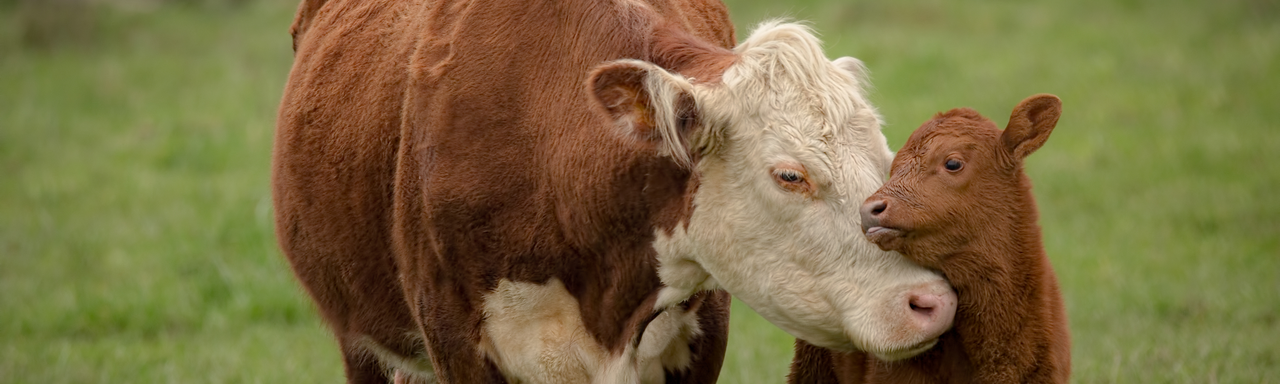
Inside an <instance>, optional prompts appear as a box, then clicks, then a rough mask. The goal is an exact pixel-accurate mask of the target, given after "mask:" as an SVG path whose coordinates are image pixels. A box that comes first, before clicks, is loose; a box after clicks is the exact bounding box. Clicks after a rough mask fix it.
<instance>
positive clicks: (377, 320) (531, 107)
mask: <svg viewBox="0 0 1280 384" xmlns="http://www.w3.org/2000/svg"><path fill="white" fill-rule="evenodd" d="M619 4H621V5H619ZM627 4H631V3H630V2H629V1H628V0H622V1H618V2H615V3H607V2H603V3H593V2H572V1H569V2H558V1H548V2H540V3H537V4H521V3H519V2H512V1H502V2H465V1H459V2H448V3H441V2H428V1H399V0H378V1H356V0H329V1H328V2H324V1H319V0H316V1H308V2H304V4H302V5H301V6H300V7H299V13H298V19H297V20H295V22H294V26H293V31H292V32H293V33H294V35H295V49H296V53H295V63H294V66H293V69H292V72H291V74H290V79H289V83H288V84H287V86H286V88H285V93H284V97H283V100H282V102H281V106H280V111H279V116H278V122H277V133H276V142H275V153H274V169H273V188H274V191H273V192H274V199H275V210H276V218H277V228H276V231H277V237H278V239H279V242H280V244H281V247H282V249H283V251H284V253H285V254H286V256H287V257H288V258H289V260H290V262H291V264H292V266H293V268H294V272H295V274H296V275H297V276H298V278H299V280H301V282H302V283H303V285H304V287H305V288H306V289H307V290H308V292H309V293H310V294H311V295H312V297H313V298H314V299H315V301H316V303H317V306H318V307H319V309H320V312H321V313H322V315H323V316H324V318H325V320H326V322H327V323H328V324H329V325H330V326H331V328H332V329H333V331H334V333H335V335H336V336H337V338H338V339H339V343H340V344H341V347H342V349H343V355H344V359H345V360H346V361H345V363H346V364H347V372H348V376H349V380H351V381H352V382H362V381H365V380H371V381H376V380H378V379H380V377H379V376H380V375H381V372H383V369H382V368H381V367H380V366H379V365H378V363H377V362H376V361H375V359H370V358H367V357H368V355H369V354H371V353H372V354H374V355H378V356H380V357H384V356H383V355H388V356H398V357H410V356H415V355H420V354H421V350H422V340H421V338H420V337H412V336H407V335H412V334H420V333H419V330H420V324H418V322H415V320H414V319H415V317H416V318H418V319H419V320H421V319H423V318H429V317H431V316H445V315H440V314H424V313H420V310H421V309H422V308H423V306H422V300H449V299H448V298H440V297H421V296H414V297H410V299H409V300H406V299H405V292H410V293H415V292H416V293H419V294H425V293H426V292H428V291H430V288H431V286H432V285H439V284H442V283H440V282H439V278H438V277H439V276H448V279H450V280H453V279H457V280H468V279H474V280H477V281H478V284H479V285H478V286H479V287H492V286H493V285H494V284H496V278H497V276H494V274H495V273H496V274H507V273H514V274H517V275H519V274H520V273H519V271H515V272H513V269H517V270H518V269H520V268H526V269H528V270H529V271H531V272H527V273H525V275H523V276H524V277H525V278H526V279H528V280H535V281H536V280H538V279H540V278H546V277H549V276H551V275H555V274H557V273H559V274H563V271H560V272H556V273H549V272H547V271H548V270H547V269H545V268H544V269H538V268H540V267H545V266H547V265H555V262H554V260H546V259H545V258H544V259H538V257H545V256H547V255H554V254H556V253H557V252H558V251H557V247H560V246H563V245H564V244H551V245H547V244H542V245H539V244H537V243H536V241H535V239H537V238H538V236H540V235H547V234H548V233H549V232H546V231H551V228H552V227H553V226H554V225H555V224H556V223H557V220H558V218H556V217H553V216H548V215H547V214H546V212H547V210H546V209H547V208H549V206H548V205H549V204H551V203H550V202H549V201H548V200H546V199H540V198H539V197H538V196H534V194H535V193H537V192H547V191H545V189H546V186H545V185H544V184H542V183H543V181H545V180H544V178H545V177H546V174H545V173H538V172H531V171H530V170H529V166H530V165H537V164H542V163H545V162H555V161H562V162H563V161H574V160H565V159H564V158H560V159H559V160H557V159H555V158H552V157H548V156H549V154H548V151H551V150H555V149H564V148H572V147H574V146H573V145H570V146H568V147H564V146H559V147H557V146H556V145H558V144H555V143H561V144H563V142H564V141H565V140H576V139H575V138H577V137H580V136H582V135H594V136H599V135H608V132H607V131H603V130H602V129H606V128H609V127H608V126H607V124H604V123H605V122H603V121H602V120H600V118H599V116H596V115H594V112H593V111H591V110H590V109H589V108H590V107H589V104H588V100H587V98H586V96H585V94H584V91H583V89H584V88H583V87H584V85H583V81H584V80H585V77H586V75H587V73H588V72H589V70H590V68H592V67H593V66H595V65H597V64H599V63H601V62H603V61H606V60H613V59H618V58H623V57H640V58H643V57H642V56H644V55H646V54H647V53H646V52H645V50H646V49H648V48H649V47H648V46H647V45H646V44H645V43H643V42H640V41H638V40H634V37H635V36H631V37H628V38H623V39H619V40H617V41H610V40H607V39H606V40H598V39H597V40H595V41H592V40H590V39H592V38H593V37H594V36H596V35H593V33H581V32H582V31H581V30H577V31H575V30H574V28H581V27H585V28H594V29H596V30H614V31H616V30H619V28H621V29H623V30H627V29H628V28H630V30H632V31H634V32H637V33H639V32H643V31H645V30H646V29H645V28H643V27H638V26H637V25H635V24H632V23H629V22H628V20H620V19H616V18H614V19H598V18H597V19H586V20H583V19H576V18H575V19H565V18H564V16H566V15H574V14H575V12H578V11H580V10H577V9H576V8H574V9H575V10H573V12H565V10H566V8H573V7H588V8H591V7H617V6H636V5H635V4H631V5H627ZM639 6H643V7H651V8H652V9H653V10H655V11H657V12H659V13H662V14H664V15H667V16H668V17H674V19H673V20H674V21H673V22H676V23H678V24H680V25H682V26H683V27H684V28H687V29H689V30H690V31H691V32H693V33H695V34H698V35H700V36H701V37H703V38H704V39H707V40H708V41H712V42H714V43H716V44H718V45H721V46H725V47H728V46H731V45H732V44H733V38H734V37H733V30H732V26H731V25H729V21H728V18H727V14H726V12H725V10H724V8H723V5H722V4H720V3H719V2H718V1H711V2H697V1H695V2H683V3H678V4H666V3H663V4H648V5H639ZM537 12H543V13H542V14H535V13H537ZM591 12H595V11H591ZM604 13H605V14H617V12H616V10H610V9H605V10H604ZM589 14H592V13H590V12H588V13H586V14H584V15H589ZM632 21H634V20H632ZM602 22H603V23H605V24H599V23H602ZM511 23H515V24H511ZM566 23H568V24H570V25H577V26H576V27H570V28H565V25H566ZM575 23H581V24H580V25H579V24H575ZM592 23H597V24H592ZM611 23H620V24H611ZM606 35H607V34H606ZM600 36H605V35H600ZM612 36H613V37H615V38H616V37H618V35H617V34H613V35H612ZM624 37H625V36H624ZM537 41H542V42H543V43H544V44H534V45H531V44H529V43H530V42H537ZM547 42H550V44H545V43H547ZM565 49H569V50H571V51H573V52H582V51H584V50H585V51H589V52H587V53H584V54H580V55H565V54H564V50H565ZM548 60H550V61H554V62H555V63H554V65H548V64H547V63H546V61H548ZM582 149H584V150H589V151H603V152H601V154H603V155H608V156H612V157H613V158H614V160H628V159H631V157H634V155H632V154H617V153H612V152H609V151H607V150H604V149H605V148H601V147H599V146H594V147H593V146H589V145H586V146H583V148H582ZM604 160H606V161H607V160H610V159H604ZM631 160H634V159H631ZM586 171H597V170H595V169H588V170H586ZM540 188H541V189H543V191H539V189H540ZM499 224H505V225H507V226H502V225H499ZM513 228H523V229H514V230H513ZM442 231H443V233H442ZM538 231H544V232H538ZM552 235H553V237H560V239H558V240H565V239H563V235H555V234H552ZM646 236H652V233H649V234H646ZM454 240H457V241H454ZM635 240H637V241H635V242H636V243H637V244H639V243H641V241H638V240H641V239H635ZM546 241H548V242H553V243H554V242H555V241H557V240H555V239H552V240H546ZM441 244H447V245H448V246H447V247H445V248H443V250H444V251H445V253H447V254H448V255H456V254H459V253H461V254H467V255H471V256H470V257H471V258H470V259H468V260H453V261H448V260H446V261H443V263H444V264H447V266H448V267H450V268H456V269H452V270H447V271H445V270H440V267H441V265H440V264H439V263H442V261H440V260H437V259H436V257H440V256H442V255H440V254H439V253H438V252H440V251H441V249H442V248H441ZM628 245H635V244H628ZM504 246H505V247H508V248H510V247H524V246H531V247H539V246H544V247H546V248H545V249H543V251H545V252H530V253H510V252H505V251H503V250H502V249H497V248H502V247H504ZM646 246H647V244H646ZM449 247H453V248H449ZM486 253H487V255H486V256H485V257H489V258H486V259H475V257H476V256H475V255H482V254H486ZM566 256H580V255H566ZM521 257H524V259H521ZM606 264H607V263H606ZM652 264H653V261H652V260H645V261H643V262H639V263H638V265H640V266H643V267H652ZM583 265H586V266H587V267H590V266H591V264H590V263H588V264H583ZM583 265H578V266H577V267H576V268H578V270H573V271H570V272H576V273H591V272H592V271H586V270H580V269H581V268H584V267H583ZM595 265H597V266H598V265H599V264H598V263H597V264H595ZM482 267H483V268H488V269H484V270H479V268H482ZM615 273H618V272H617V271H615ZM635 273H638V274H639V275H637V276H622V277H623V279H622V280H624V282H627V281H629V282H631V283H632V285H635V286H654V285H656V284H658V280H657V277H656V274H655V273H654V272H653V270H652V268H649V269H648V270H645V271H643V272H635ZM426 275H437V276H426ZM613 277H617V276H613ZM593 278H594V279H610V278H612V277H610V276H605V277H593ZM560 279H561V280H564V278H563V277H561V278H560ZM481 280H483V281H481ZM402 283H409V284H408V285H402ZM453 283H455V284H457V282H456V281H453ZM566 285H568V288H569V289H570V290H571V291H574V290H576V291H575V292H574V293H575V294H578V295H581V294H583V293H582V291H584V290H589V289H590V287H587V286H586V285H590V283H589V282H584V280H580V279H570V280H568V281H566ZM624 288H625V286H624ZM483 293H484V290H483V289H480V290H477V291H474V292H464V293H460V295H461V296H464V297H463V299H466V300H471V301H473V302H476V303H478V302H479V301H478V300H482V298H481V297H480V295H482V294H483ZM592 295H595V296H593V297H592V298H593V299H595V300H597V301H598V300H599V299H600V296H601V295H604V294H602V293H598V292H597V293H592ZM721 299H723V297H722V298H721ZM606 301H607V300H606ZM630 301H635V300H630ZM721 301H723V300H721ZM625 304H626V305H621V304H616V303H615V305H614V306H615V307H626V306H634V305H632V303H625ZM708 307H709V308H713V309H717V308H718V307H716V306H710V305H709V306H708ZM586 312H588V310H587V309H584V317H587V318H588V319H587V320H588V321H594V322H596V323H600V322H601V321H605V323H603V324H609V325H607V326H614V327H616V326H617V324H618V323H617V322H616V321H628V320H629V319H628V318H627V316H630V315H631V314H629V313H627V314H617V317H619V318H616V319H615V318H607V319H601V318H599V317H600V315H599V313H608V312H609V308H595V312H594V313H595V314H588V313H586ZM473 313H478V312H473ZM606 317H607V316H606ZM473 320H478V319H473ZM609 320H614V321H615V322H612V323H608V321H609ZM722 325H723V324H706V326H707V327H708V328H712V327H720V326H722ZM591 326H594V327H597V328H599V327H607V326H600V325H591ZM460 331H465V332H474V330H460ZM593 331H595V332H594V336H596V337H597V338H599V337H601V335H600V333H601V332H603V333H606V334H608V335H607V336H609V337H607V338H608V339H611V340H619V339H618V338H619V337H621V335H619V334H616V333H617V331H601V330H599V329H593ZM706 348H711V349H714V348H715V347H714V346H712V345H708V346H706ZM719 348H721V349H722V348H723V344H722V343H721V344H720V345H719ZM384 360H385V359H384ZM715 365H716V366H718V361H717V362H716V364H715ZM489 371H490V372H489V373H487V375H490V376H489V377H490V378H492V377H493V376H492V375H493V374H494V372H493V371H492V370H489ZM476 374H480V375H485V374H486V373H476ZM366 375H367V376H366ZM479 377H481V376H476V378H479ZM711 377H714V374H713V375H712V376H711Z"/></svg>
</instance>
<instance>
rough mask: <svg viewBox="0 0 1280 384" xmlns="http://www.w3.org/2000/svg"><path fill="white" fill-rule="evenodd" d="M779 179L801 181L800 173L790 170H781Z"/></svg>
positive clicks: (792, 181)
mask: <svg viewBox="0 0 1280 384" xmlns="http://www.w3.org/2000/svg"><path fill="white" fill-rule="evenodd" d="M778 180H782V181H785V182H788V183H796V182H799V181H800V174H799V173H796V172H795V171H790V170H787V171H781V172H778Z"/></svg>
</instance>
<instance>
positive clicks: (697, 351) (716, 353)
mask: <svg viewBox="0 0 1280 384" xmlns="http://www.w3.org/2000/svg"><path fill="white" fill-rule="evenodd" d="M699 295H707V297H705V298H704V299H703V301H702V304H701V306H699V307H698V328H699V329H700V330H701V331H702V332H701V333H700V334H699V335H698V336H697V337H694V338H693V339H691V340H689V352H690V355H691V358H692V361H690V364H689V367H688V368H687V369H681V370H679V371H677V372H671V371H667V372H666V376H667V377H666V379H667V380H666V381H667V383H668V384H671V383H715V382H716V379H717V377H719V376H720V366H721V365H722V364H724V351H725V348H726V346H727V343H728V341H729V306H730V303H731V301H732V300H731V298H730V296H729V293H728V292H725V291H720V290H716V291H708V292H702V293H699Z"/></svg>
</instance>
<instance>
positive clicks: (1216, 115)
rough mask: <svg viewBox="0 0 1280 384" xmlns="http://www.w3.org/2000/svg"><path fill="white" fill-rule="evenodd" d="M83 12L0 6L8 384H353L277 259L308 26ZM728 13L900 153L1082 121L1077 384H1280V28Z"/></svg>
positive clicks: (921, 9)
mask: <svg viewBox="0 0 1280 384" xmlns="http://www.w3.org/2000/svg"><path fill="white" fill-rule="evenodd" d="M88 3H89V4H92V5H84V4H80V3H79V2H67V1H62V2H59V1H51V0H50V1H40V0H0V382H3V383H28V382H29V383H37V382H39V383H88V382H102V383H116V382H122V383H123V382H145V383H156V382H176V383H201V382H211V383H222V382H233V383H240V382H246V383H257V382H263V383H315V382H341V381H342V379H341V374H342V368H341V362H340V360H339V355H338V350H337V348H336V347H335V345H334V342H333V341H332V340H331V338H330V336H329V334H328V332H327V331H326V330H325V329H324V326H323V325H322V324H321V323H320V322H319V321H318V319H317V317H316V315H315V314H314V311H313V309H312V306H311V303H310V302H309V301H308V300H307V298H306V297H305V295H304V294H303V293H302V291H301V289H300V288H299V287H298V285H297V284H296V283H295V281H294V279H293V277H292V275H291V273H290V272H289V270H288V268H287V266H286V265H285V263H284V261H283V259H282V258H281V257H280V255H279V253H278V251H277V249H276V245H275V241H274V235H273V233H272V215H271V204H270V201H271V199H270V188H269V183H268V177H269V163H270V155H271V141H272V132H273V125H274V119H275V109H276V103H277V102H278V101H279V97H280V91H281V87H282V85H283V83H284V81H285V78H286V76H287V75H288V71H289V66H290V63H291V58H292V56H291V51H290V40H289V36H288V33H287V32H288V26H289V23H290V21H291V20H292V14H293V10H294V7H295V5H296V2H294V1H292V0H222V1H219V0H169V1H163V0H116V1H108V0H103V1H93V2H88ZM727 3H728V5H729V8H730V11H731V12H732V14H733V16H734V19H735V23H736V24H737V26H738V29H739V32H738V34H739V37H742V36H744V35H745V34H746V33H747V31H749V30H750V28H751V27H752V26H754V25H755V24H756V23H757V22H759V21H761V20H763V19H765V18H768V17H778V16H790V17H792V18H795V19H800V20H811V21H812V25H813V26H814V28H815V30H816V31H818V32H819V33H820V34H821V35H822V37H823V39H824V42H825V44H826V49H827V52H828V53H829V54H830V55H832V57H833V58H834V57H835V56H840V55H850V56H856V57H858V58H860V59H862V60H863V61H865V62H866V64H867V66H868V67H869V68H870V70H871V73H872V77H873V82H874V85H875V88H874V90H873V93H872V100H873V102H875V103H876V105H877V106H878V107H879V108H880V111H881V113H882V114H883V115H884V117H885V120H886V121H887V122H888V124H887V125H886V126H885V127H884V130H885V133H886V135H887V136H888V137H889V144H890V147H893V148H897V147H899V146H901V145H902V143H903V141H905V140H906V137H907V136H908V135H909V134H910V132H911V131H912V130H913V129H915V128H916V127H917V126H918V125H919V124H920V123H922V122H924V121H925V120H927V119H928V118H929V117H930V116H932V114H933V113H935V112H938V111H943V110H947V109H950V108H952V107H959V106H969V107H973V108H976V109H977V110H979V111H981V112H982V113H983V114H985V115H986V116H988V117H990V118H992V119H993V120H995V121H996V122H997V123H998V124H999V125H1000V126H1003V125H1004V122H1005V121H1006V120H1007V119H1008V115H1009V111H1010V110H1011V109H1012V107H1013V106H1014V105H1015V104H1016V103H1017V102H1018V101H1020V100H1022V99H1023V98H1024V97H1026V96H1028V95H1031V94H1034V93H1040V92H1046V93H1054V94H1057V95H1058V96H1060V97H1061V98H1062V100H1063V104H1064V108H1063V109H1064V112H1063V116H1062V119H1061V120H1060V121H1059V123H1058V126H1057V129H1055V131H1054V133H1053V135H1052V137H1051V138H1050V139H1049V141H1048V143H1047V144H1045V146H1044V147H1043V148H1042V149H1041V150H1039V151H1038V152H1037V153H1035V154H1034V155H1032V156H1031V157H1029V158H1028V165H1027V167H1028V168H1027V173H1028V175H1029V176H1030V177H1031V178H1032V180H1033V182H1034V184H1035V189H1034V193H1035V194H1036V197H1037V199H1038V202H1039V205H1040V211H1041V218H1040V222H1041V225H1042V226H1043V228H1044V236H1045V247H1046V251H1047V253H1048V255H1049V258H1050V260H1052V262H1053V264H1054V267H1055V268H1056V271H1057V273H1058V277H1059V279H1060V283H1061V286H1062V291H1063V295H1064V299H1065V300H1066V307H1067V312H1068V314H1069V315H1070V327H1071V330H1072V336H1073V338H1072V340H1073V359H1074V364H1073V368H1074V369H1073V371H1074V373H1073V381H1074V382H1079V383H1098V382H1102V383H1110V382H1114V383H1163V382H1171V383H1211V382H1222V383H1259V382H1263V383H1266V382H1280V158H1278V157H1277V156H1278V155H1277V153H1280V131H1277V128H1280V127H1278V126H1277V122H1280V23H1277V22H1276V20H1280V5H1278V4H1277V3H1275V2H1269V1H1262V0H1226V1H1218V2H1212V4H1210V2H1197V1H1189V0H1168V1H1154V0H1130V1H1120V2H1117V1H1102V0H1084V1H1071V2H1065V1H1064V2H1016V1H1003V0H1001V1H987V2H978V3H965V4H964V5H959V4H958V3H953V2H944V1H940V0H911V1H885V0H881V1H835V0H795V1H788V2H773V1H764V0H739V1H735V0H730V1H727ZM59 4H66V5H59ZM733 316H734V317H733V319H732V321H731V326H732V332H733V333H732V335H731V339H730V344H729V352H728V360H727V362H726V365H725V368H724V370H723V371H722V373H721V382H724V383H778V382H782V380H783V376H784V375H785V373H786V369H787V365H788V364H789V362H790V357H791V343H792V338H791V337H789V336H788V335H786V334H784V333H782V332H781V331H779V330H777V329H776V328H774V327H773V326H771V325H769V324H767V323H765V322H764V321H763V320H761V319H759V318H758V317H756V316H755V315H754V314H753V313H751V312H750V309H749V308H746V307H744V306H741V305H740V304H735V308H734V314H733Z"/></svg>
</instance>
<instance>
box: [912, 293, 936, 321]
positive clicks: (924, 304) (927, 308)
mask: <svg viewBox="0 0 1280 384" xmlns="http://www.w3.org/2000/svg"><path fill="white" fill-rule="evenodd" d="M938 301H939V300H938V299H936V298H935V297H928V296H912V297H911V300H909V301H908V302H907V304H908V305H910V306H911V310H912V311H914V312H915V313H918V314H920V315H924V316H928V317H932V316H933V311H934V309H936V308H937V307H938V304H939V303H938Z"/></svg>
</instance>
